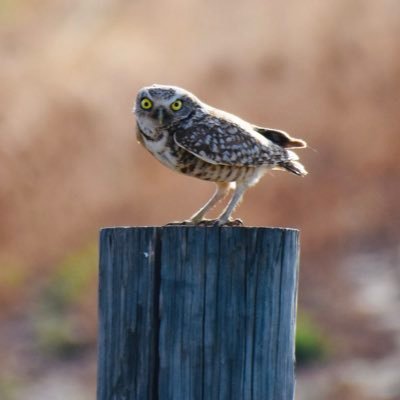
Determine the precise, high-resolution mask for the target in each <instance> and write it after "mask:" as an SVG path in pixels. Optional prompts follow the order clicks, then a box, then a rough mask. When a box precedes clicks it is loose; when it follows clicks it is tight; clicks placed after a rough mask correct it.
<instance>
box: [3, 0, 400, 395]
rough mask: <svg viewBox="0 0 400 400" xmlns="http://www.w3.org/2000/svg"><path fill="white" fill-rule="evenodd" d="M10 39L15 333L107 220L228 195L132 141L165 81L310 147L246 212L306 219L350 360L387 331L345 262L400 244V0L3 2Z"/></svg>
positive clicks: (176, 211) (10, 318) (9, 243)
mask: <svg viewBox="0 0 400 400" xmlns="http://www.w3.org/2000/svg"><path fill="white" fill-rule="evenodd" d="M0 34H1V37H0V60H1V61H0V62H1V68H0V82H1V91H0V101H1V104H2V107H1V108H0V221H1V224H0V246H1V247H0V279H1V280H0V288H1V291H0V312H1V315H2V316H3V318H2V320H3V321H4V322H2V324H3V323H5V324H8V325H7V326H8V328H7V329H6V332H8V333H7V334H4V335H3V337H2V340H1V343H0V345H2V346H4V345H6V346H7V345H8V344H9V342H10V341H11V342H12V343H14V342H18V340H19V339H20V338H19V336H18V335H16V336H14V333H15V332H18V331H20V329H22V328H21V324H22V326H23V327H24V328H23V331H24V332H25V331H26V332H27V333H26V334H24V335H25V336H28V337H29V335H30V333H29V332H31V331H30V329H31V328H30V326H31V322H32V321H31V320H29V318H28V317H29V315H30V313H31V311H32V309H34V310H36V306H37V304H40V302H41V301H42V300H40V299H43V290H44V289H43V288H44V287H45V288H48V287H49V282H50V283H51V282H53V283H54V279H58V278H57V275H56V278H54V276H55V275H54V274H55V272H54V271H59V270H60V268H61V267H59V266H60V265H67V271H68V268H69V267H70V266H71V262H66V264H65V260H66V259H68V255H69V254H71V253H72V254H74V255H76V254H86V253H85V252H86V250H85V249H87V248H88V247H89V248H90V247H91V246H93V243H95V241H96V238H97V231H98V229H99V228H100V227H101V226H107V225H119V224H121V225H142V224H143V225H152V224H164V223H166V222H168V221H170V220H176V219H182V218H185V217H187V216H189V215H190V214H191V213H192V212H193V211H194V210H195V209H196V208H197V207H199V205H201V204H202V203H203V202H204V201H205V200H206V199H207V198H208V196H209V195H210V193H211V191H212V190H213V188H212V185H210V184H208V183H204V182H201V181H196V180H194V179H191V178H187V177H184V176H180V175H178V174H174V173H172V172H170V171H168V170H166V169H165V168H164V167H162V166H161V165H159V164H158V163H157V161H155V160H154V159H153V158H152V157H151V156H150V155H148V154H147V153H146V152H145V150H144V149H142V148H141V147H140V146H139V145H138V144H137V143H136V142H135V136H134V119H133V115H132V114H131V108H132V106H133V100H134V97H135V94H136V91H137V90H138V89H139V88H140V87H142V86H144V85H148V84H151V83H155V82H157V83H170V84H175V85H179V86H183V87H185V88H187V89H189V90H191V91H193V92H194V93H196V94H197V95H198V96H199V97H200V98H202V99H203V100H205V101H206V102H208V103H210V104H212V105H214V106H217V107H220V108H222V109H225V110H227V111H230V112H232V113H236V114H238V115H240V116H242V117H243V118H245V119H247V120H250V121H253V122H254V123H257V124H259V125H264V126H270V127H275V128H280V129H284V130H287V131H289V132H290V133H291V134H293V135H294V136H298V137H301V138H303V139H305V140H306V141H307V142H308V143H309V144H310V146H311V147H312V149H308V150H304V151H302V152H301V157H302V160H303V161H304V164H305V165H306V166H307V168H308V170H309V171H310V175H309V176H308V177H306V178H305V179H299V178H297V177H294V176H290V175H289V174H283V173H280V172H276V173H273V174H271V175H270V176H267V177H265V178H264V179H263V180H262V182H261V183H260V184H259V185H258V186H257V187H255V188H254V189H252V190H251V191H249V193H248V194H247V196H246V199H245V201H244V203H243V204H242V206H241V207H240V208H239V211H238V212H237V213H236V214H237V215H239V216H241V217H242V218H243V219H244V220H245V222H246V223H247V224H248V225H268V226H269V225H275V226H294V227H298V228H300V229H301V230H302V245H303V253H302V277H301V288H300V303H301V304H302V305H303V306H304V307H305V308H306V309H308V310H310V312H311V313H313V314H315V316H316V318H317V319H320V320H321V321H322V324H325V326H326V327H327V329H329V330H331V331H332V332H335V334H336V335H337V337H338V338H340V339H339V342H340V341H341V340H344V341H345V342H346V340H347V342H346V343H350V345H344V347H343V348H344V349H346V351H342V353H341V352H340V351H338V354H340V357H346V354H347V355H349V354H350V355H351V354H352V352H356V353H357V351H359V352H360V354H365V353H366V354H371V352H372V353H373V351H372V350H371V347H373V346H372V345H371V343H375V344H376V343H377V340H378V341H379V338H380V336H378V339H377V340H373V341H372V342H371V341H370V337H368V336H365V338H364V339H363V338H360V337H359V332H357V326H359V324H360V320H359V319H360V318H361V319H362V320H363V321H364V317H363V316H359V315H357V316H354V314H352V313H351V312H350V311H349V307H348V304H347V303H346V302H347V296H348V293H349V292H351V287H350V286H349V283H348V282H346V281H345V279H344V278H343V277H342V276H341V275H340V273H338V272H337V271H338V268H337V265H338V263H339V260H340V258H341V257H343V256H345V255H346V254H348V253H351V252H353V251H358V250H360V249H365V248H367V249H370V250H371V249H382V248H394V247H395V246H398V236H399V233H400V224H399V221H400V211H399V195H400V185H399V181H400V168H399V160H400V134H399V132H400V119H399V116H398V115H399V114H398V113H399V106H400V94H399V93H400V53H399V39H398V38H399V37H400V3H399V2H398V1H395V0H382V1H379V2H377V1H373V0H337V1H328V2H316V1H312V0H303V1H295V0H292V1H288V2H279V1H277V0H271V1H269V2H264V1H261V0H259V1H258V0H252V1H250V2H228V1H226V0H225V1H220V2H210V1H207V2H200V1H194V0H190V1H187V0H186V1H184V0H171V1H166V0H165V1H143V0H137V1H125V0H119V1H115V0H113V1H111V0H102V1H99V0H86V1H85V2H78V1H72V2H71V1H66V0H56V1H50V0H41V1H37V0H36V1H27V0H15V1H11V0H8V1H6V0H2V1H0ZM82 249H83V250H82ZM82 252H83V253H82ZM90 254H92V253H90ZM84 257H85V256H84ZM90 259H91V260H93V258H90ZM63 263H64V264H63ZM74 265H76V264H74V262H73V261H72V267H71V268H72V269H73V268H74ZM61 269H62V268H61ZM74 271H75V272H76V270H74ZM67 274H68V272H67ZM85 276H86V275H85ZM87 276H88V277H89V278H87V277H86V278H82V283H81V286H80V287H81V288H83V289H82V292H83V293H79V295H78V296H77V297H78V300H75V299H74V300H73V301H72V306H71V307H68V310H67V311H65V310H63V312H64V311H65V312H67V313H68V314H69V315H70V316H71V318H72V319H73V320H74V321H75V322H76V321H78V322H76V324H75V325H74V326H75V328H74V329H77V330H79V331H80V332H83V337H84V340H83V342H84V343H88V345H89V347H90V346H93V343H94V341H95V329H96V319H95V312H96V299H95V293H96V278H95V277H96V271H95V268H94V269H92V270H91V272H90V273H89V272H88V274H87ZM49 277H50V278H49ZM52 279H53V280H52ZM85 279H86V280H85ZM50 286H51V285H50ZM302 289H303V290H302ZM68 293H69V292H68ZM44 298H45V299H47V297H44ZM332 299H335V300H334V301H332ZM68 304H69V305H70V303H68ZM324 315H325V316H326V315H329V318H328V317H325V318H324ZM27 321H28V322H27ZM29 321H30V322H29ZM364 323H365V322H362V324H364ZM370 331H371V332H370V333H371V335H372V336H371V337H375V336H374V334H375V333H374V332H372V331H374V329H372V330H371V329H370ZM367 332H369V331H368V330H367ZM81 335H82V333H81ZM25 336H24V338H25V339H24V338H22V339H21V341H22V342H23V340H25V342H26V341H29V340H28V339H26V337H25ZM354 339H355V340H354ZM25 342H24V343H25ZM13 346H14V344H13V345H11V348H12V349H14V347H13ZM15 346H16V348H17V349H19V347H18V344H15ZM339 347H340V346H339ZM383 347H384V349H386V347H387V346H386V347H385V346H383ZM389 347H390V346H389ZM350 348H351V349H352V351H350V352H349V349H350ZM18 351H19V350H18ZM3 352H4V354H8V353H7V351H6V350H4V351H3ZM17 353H18V352H17ZM378 353H379V352H378ZM18 354H21V353H18ZM22 354H23V353H22ZM32 354H36V353H35V352H34V351H31V350H29V352H28V355H32ZM8 357H9V359H10V360H13V361H12V366H13V367H12V368H14V369H15V371H17V373H18V371H19V368H20V361H18V360H15V357H14V358H13V356H12V355H9V356H8ZM28 358H29V357H28ZM47 361H48V360H47ZM52 362H55V361H54V360H53V361H52ZM82 362H83V361H82V360H81V359H80V358H79V357H78V358H77V359H76V360H75V364H76V365H81V364H82ZM79 363H81V364H79ZM89 364H90V363H89ZM41 368H42V370H45V369H46V368H45V367H44V366H43V365H42V367H41ZM87 369H88V371H92V370H93V366H92V365H91V366H89V367H88V368H87ZM24 374H25V375H24ZM88 374H89V376H91V377H92V378H91V379H92V380H91V382H92V383H91V385H93V373H91V372H88ZM0 375H1V374H0ZM31 375H32V374H31V371H30V370H29V371H28V372H26V371H25V372H23V373H22V375H21V376H27V377H31ZM77 379H78V378H77ZM0 380H1V379H0ZM27 380H28V381H29V379H28V378H27ZM91 387H92V386H91ZM10 396H11V395H10ZM21 396H22V395H21ZM343 396H344V395H343ZM15 398H16V397H15ZM19 398H22V397H19ZM60 398H61V397H60ZM337 398H340V396H339V397H337ZM342 398H344V397H342ZM357 398H360V399H362V398H363V397H361V396H360V397H357ZM365 398H366V397H365ZM10 399H11V397H10ZM353 399H356V397H353Z"/></svg>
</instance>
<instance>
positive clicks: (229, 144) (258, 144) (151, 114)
mask: <svg viewBox="0 0 400 400" xmlns="http://www.w3.org/2000/svg"><path fill="white" fill-rule="evenodd" d="M134 112H135V115H136V119H137V128H138V130H137V135H138V140H139V142H140V143H141V144H143V146H144V147H145V148H146V149H147V150H148V151H149V152H150V153H152V154H153V155H154V156H155V157H156V158H157V159H158V160H159V161H160V162H162V163H163V164H164V165H165V166H167V167H168V168H171V169H173V170H175V171H177V172H181V173H183V174H185V175H189V176H193V177H195V178H199V179H203V180H207V181H213V182H216V184H217V190H216V192H215V194H214V195H213V197H212V198H211V199H210V200H209V201H208V202H207V204H206V205H205V206H203V207H202V208H201V209H200V210H199V211H198V212H196V213H195V214H194V215H193V216H192V217H191V218H190V220H189V221H188V222H189V223H194V224H200V223H205V221H207V220H205V219H204V216H205V214H206V213H207V212H208V211H209V210H210V209H211V208H212V207H213V206H214V205H215V204H216V203H217V202H218V201H219V200H221V199H222V198H223V197H225V195H226V194H227V193H228V192H229V191H230V190H235V191H234V194H233V196H232V198H231V200H230V202H229V203H228V206H227V207H226V208H225V210H224V211H223V213H222V214H221V215H220V216H219V218H218V219H217V220H216V221H214V222H215V223H217V224H220V225H223V224H226V223H229V221H230V217H231V214H232V212H233V210H234V209H235V207H236V205H237V204H238V203H239V202H240V200H241V199H242V197H243V194H244V192H245V191H246V189H247V188H249V187H250V186H252V185H254V184H256V183H257V182H258V181H259V179H260V178H261V177H262V176H263V175H264V173H265V172H266V171H267V170H269V169H283V170H286V171H289V172H292V173H294V174H296V175H300V176H304V175H306V174H307V172H306V170H305V169H304V167H303V165H302V164H301V163H300V162H299V161H297V160H298V156H297V155H296V154H295V153H294V152H293V151H291V150H288V149H290V148H301V147H306V143H305V142H304V141H303V140H300V139H295V138H292V137H291V136H289V135H288V134H287V133H286V132H283V131H278V130H274V129H269V128H262V127H258V126H255V125H252V124H250V123H248V122H246V121H244V120H242V119H240V118H238V117H236V116H234V115H232V114H229V113H226V112H224V111H221V110H218V109H215V108H213V107H211V106H209V105H207V104H205V103H203V102H201V101H200V100H199V99H198V98H196V97H195V96H194V95H193V94H191V93H190V92H188V91H186V90H184V89H181V88H178V87H174V86H164V85H153V86H149V87H145V88H143V89H141V90H140V91H139V93H138V95H137V98H136V105H135V109H134Z"/></svg>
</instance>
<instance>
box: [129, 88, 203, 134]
mask: <svg viewBox="0 0 400 400" xmlns="http://www.w3.org/2000/svg"><path fill="white" fill-rule="evenodd" d="M198 107H201V102H200V101H199V100H198V99H197V98H196V97H195V96H194V95H193V94H192V93H190V92H188V91H186V90H185V89H182V88H179V87H176V86H166V85H152V86H146V87H144V88H142V89H140V90H139V92H138V94H137V97H136V104H135V107H134V109H133V111H134V113H135V116H136V119H137V122H138V124H139V126H140V127H141V128H142V129H143V130H144V131H147V132H149V131H154V130H156V129H158V128H162V127H167V126H169V125H171V124H173V123H176V122H178V121H180V120H182V119H185V118H188V117H190V116H191V115H192V114H193V112H194V111H195V110H196V108H198ZM149 133H150V132H149Z"/></svg>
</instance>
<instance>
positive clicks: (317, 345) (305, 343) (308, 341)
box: [296, 313, 329, 367]
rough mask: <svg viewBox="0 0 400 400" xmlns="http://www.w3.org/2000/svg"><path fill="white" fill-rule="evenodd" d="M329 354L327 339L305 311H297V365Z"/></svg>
mask: <svg viewBox="0 0 400 400" xmlns="http://www.w3.org/2000/svg"><path fill="white" fill-rule="evenodd" d="M328 354H329V339H328V337H327V335H326V334H324V333H322V332H321V330H320V328H319V327H318V326H317V325H316V323H315V322H314V321H312V319H311V317H310V316H308V315H307V314H305V313H299V315H298V316H297V326H296V362H297V365H298V366H300V367H301V366H304V365H307V364H310V363H315V362H320V361H322V360H324V359H325V358H326V357H327V356H328Z"/></svg>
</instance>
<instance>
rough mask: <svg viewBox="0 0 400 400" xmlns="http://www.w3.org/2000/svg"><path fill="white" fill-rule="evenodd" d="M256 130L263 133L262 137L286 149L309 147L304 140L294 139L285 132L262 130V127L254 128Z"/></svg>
mask: <svg viewBox="0 0 400 400" xmlns="http://www.w3.org/2000/svg"><path fill="white" fill-rule="evenodd" d="M254 130H255V131H256V132H258V133H261V135H263V136H264V137H266V138H267V139H269V140H270V141H271V142H273V143H275V144H277V145H279V146H281V147H284V148H286V149H293V148H303V147H307V143H306V142H305V141H304V140H301V139H296V138H293V137H291V136H290V135H289V134H288V133H286V132H284V131H278V130H276V129H270V128H262V127H260V126H254Z"/></svg>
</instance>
